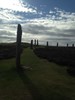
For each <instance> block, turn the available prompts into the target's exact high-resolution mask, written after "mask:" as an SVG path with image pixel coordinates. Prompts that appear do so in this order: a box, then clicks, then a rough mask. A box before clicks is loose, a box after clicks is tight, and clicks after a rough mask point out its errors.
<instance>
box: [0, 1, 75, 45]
mask: <svg viewBox="0 0 75 100" xmlns="http://www.w3.org/2000/svg"><path fill="white" fill-rule="evenodd" d="M18 24H21V26H22V41H23V42H30V41H31V39H38V40H39V42H40V44H46V41H49V45H56V44H57V42H58V43H59V45H67V43H68V44H69V45H72V44H73V43H74V44H75V0H0V43H4V42H16V34H17V25H18Z"/></svg>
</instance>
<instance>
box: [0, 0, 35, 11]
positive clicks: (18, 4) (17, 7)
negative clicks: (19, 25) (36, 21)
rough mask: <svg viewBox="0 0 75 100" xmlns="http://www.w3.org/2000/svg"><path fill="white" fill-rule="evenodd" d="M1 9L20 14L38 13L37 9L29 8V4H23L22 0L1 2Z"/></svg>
mask: <svg viewBox="0 0 75 100" xmlns="http://www.w3.org/2000/svg"><path fill="white" fill-rule="evenodd" d="M0 8H2V9H8V10H13V11H20V12H21V11H22V12H31V13H32V12H34V13H35V12H36V10H35V9H32V8H29V7H28V6H27V3H26V4H23V2H22V0H0Z"/></svg>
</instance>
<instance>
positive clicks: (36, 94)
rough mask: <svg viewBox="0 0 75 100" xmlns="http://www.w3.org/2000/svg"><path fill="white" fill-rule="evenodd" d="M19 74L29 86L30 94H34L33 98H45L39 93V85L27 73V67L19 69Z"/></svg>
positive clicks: (37, 99)
mask: <svg viewBox="0 0 75 100" xmlns="http://www.w3.org/2000/svg"><path fill="white" fill-rule="evenodd" d="M18 74H19V76H20V78H21V79H22V81H23V83H24V84H25V85H26V86H27V88H28V90H29V92H30V94H31V95H32V98H33V100H44V99H43V98H42V95H41V94H40V93H39V91H38V89H37V87H36V86H35V85H34V84H33V83H32V81H31V80H30V79H29V78H28V76H27V75H26V74H25V69H23V68H22V69H19V70H18Z"/></svg>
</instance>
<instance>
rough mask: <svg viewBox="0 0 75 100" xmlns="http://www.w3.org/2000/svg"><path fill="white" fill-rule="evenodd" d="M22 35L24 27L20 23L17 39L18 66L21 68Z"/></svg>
mask: <svg viewBox="0 0 75 100" xmlns="http://www.w3.org/2000/svg"><path fill="white" fill-rule="evenodd" d="M21 37H22V28H21V25H20V24H18V27H17V40H16V67H17V68H18V69H19V68H20V67H21V64H20V56H21V49H22V48H21Z"/></svg>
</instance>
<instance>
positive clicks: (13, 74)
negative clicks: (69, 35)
mask: <svg viewBox="0 0 75 100" xmlns="http://www.w3.org/2000/svg"><path fill="white" fill-rule="evenodd" d="M21 64H22V65H24V66H27V67H30V68H32V69H30V70H24V71H22V72H17V70H16V67H15V59H10V60H1V61H0V100H75V78H74V77H72V76H70V75H69V74H68V73H67V71H66V68H67V67H63V66H58V65H56V64H54V63H50V62H48V61H47V60H45V59H40V58H38V57H37V56H36V55H35V54H34V53H33V51H32V50H30V49H29V48H27V49H24V52H23V54H22V55H21Z"/></svg>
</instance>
